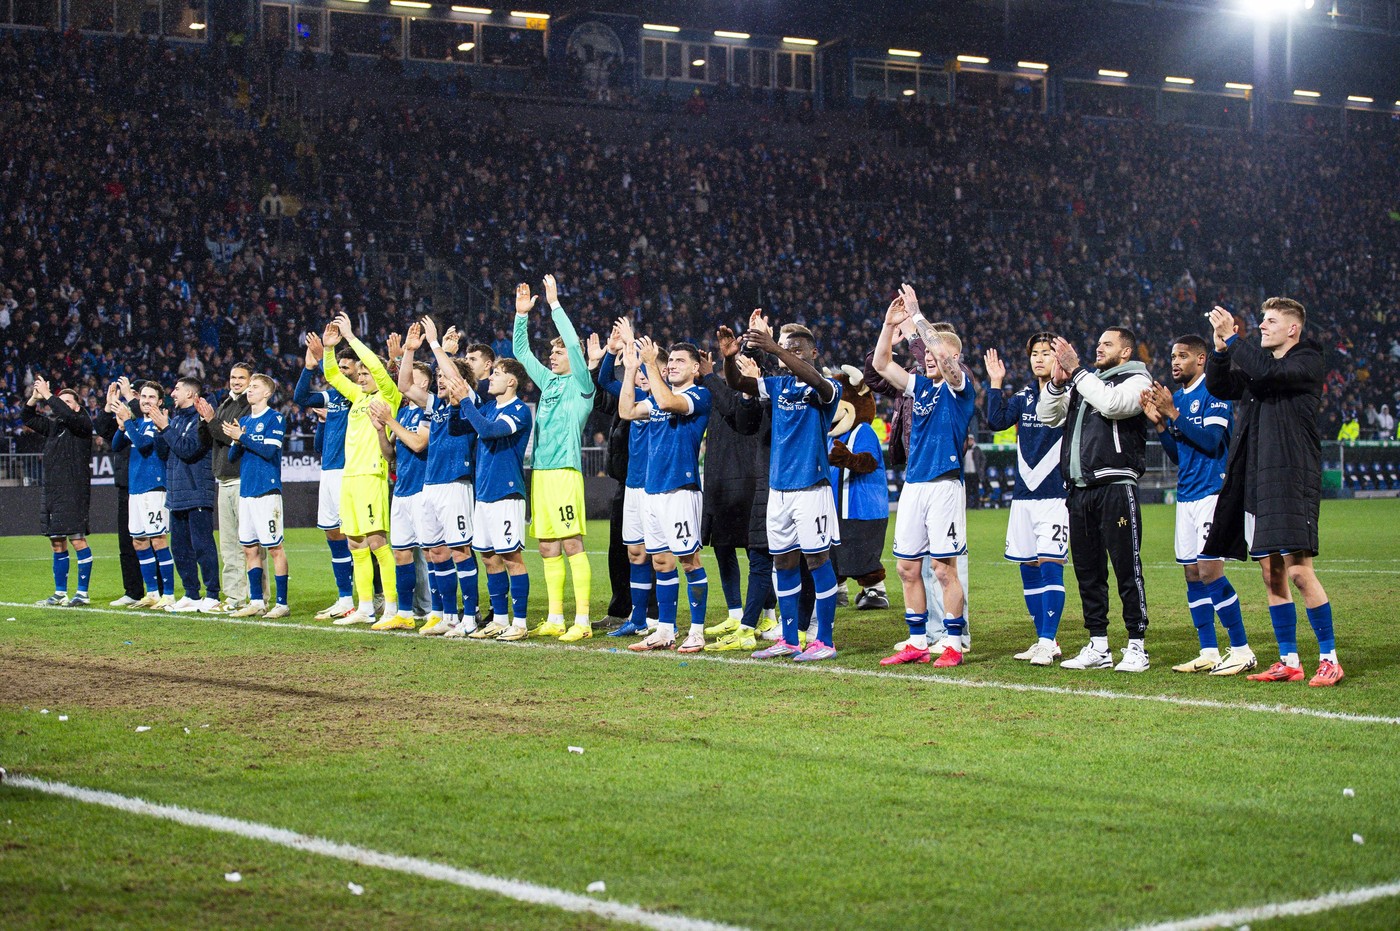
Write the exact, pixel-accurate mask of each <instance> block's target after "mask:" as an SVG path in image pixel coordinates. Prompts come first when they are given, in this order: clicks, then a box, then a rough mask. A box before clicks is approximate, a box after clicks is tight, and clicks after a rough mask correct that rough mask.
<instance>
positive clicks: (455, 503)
mask: <svg viewBox="0 0 1400 931" xmlns="http://www.w3.org/2000/svg"><path fill="white" fill-rule="evenodd" d="M421 494H422V496H423V507H422V508H421V509H420V510H419V512H418V513H419V523H418V543H419V545H420V546H453V547H456V546H471V543H472V511H473V509H474V508H475V506H476V493H475V492H474V491H472V483H471V482H469V481H463V482H448V483H446V484H444V485H424V486H423V491H422V492H421Z"/></svg>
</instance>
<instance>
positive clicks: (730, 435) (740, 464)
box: [700, 373, 768, 547]
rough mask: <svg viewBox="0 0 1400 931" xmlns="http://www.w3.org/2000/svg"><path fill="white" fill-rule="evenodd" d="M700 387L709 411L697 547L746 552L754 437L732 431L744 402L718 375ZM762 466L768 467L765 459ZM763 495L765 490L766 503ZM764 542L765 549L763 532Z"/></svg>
mask: <svg viewBox="0 0 1400 931" xmlns="http://www.w3.org/2000/svg"><path fill="white" fill-rule="evenodd" d="M701 384H703V385H704V386H705V388H707V389H708V390H709V392H710V399H711V401H710V403H711V407H710V424H709V427H708V428H707V430H706V433H705V504H704V510H703V512H702V513H703V516H702V517H701V520H700V542H702V543H703V544H705V545H706V546H736V547H747V546H748V545H749V527H748V521H747V517H748V516H749V511H750V509H751V508H752V506H753V501H754V496H755V494H756V491H757V484H756V482H757V476H756V473H757V471H758V466H757V458H758V451H759V446H758V437H757V436H754V435H747V434H743V433H739V432H738V431H737V430H735V429H734V426H733V425H732V422H731V421H732V419H733V417H734V412H735V410H736V408H737V406H738V405H739V404H741V403H743V401H742V400H741V397H740V395H739V394H738V392H736V391H734V390H733V389H732V388H730V387H729V385H727V384H726V383H725V381H724V376H723V375H719V374H717V373H711V374H709V375H706V376H705V378H704V379H703V380H702V381H701ZM763 467H764V469H765V470H766V469H767V467H768V463H767V461H766V457H765V462H764V464H763ZM764 479H765V480H766V479H767V472H766V471H765V473H764ZM766 491H767V489H766V488H765V501H766ZM764 543H765V545H766V544H767V530H766V528H765V530H764Z"/></svg>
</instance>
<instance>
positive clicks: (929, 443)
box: [873, 284, 977, 666]
mask: <svg viewBox="0 0 1400 931" xmlns="http://www.w3.org/2000/svg"><path fill="white" fill-rule="evenodd" d="M918 316H919V304H918V298H917V297H916V295H915V294H914V289H913V288H912V287H910V286H909V285H907V284H906V285H904V286H903V287H901V288H900V293H899V295H898V296H897V297H896V298H895V299H894V300H893V301H892V302H891V303H890V306H889V309H888V310H887V311H886V312H885V321H884V326H883V327H881V329H880V338H879V340H878V341H877V342H876V343H875V357H874V360H873V361H874V365H875V370H876V371H877V372H879V373H880V375H881V376H882V377H883V378H884V379H885V380H886V381H887V382H889V383H890V385H891V386H893V387H894V388H895V389H897V390H902V391H903V392H904V394H905V396H906V397H908V398H910V399H912V401H913V403H912V405H910V424H909V462H908V465H907V466H906V467H905V481H904V488H903V490H902V491H901V492H900V496H899V510H898V511H896V513H895V522H894V555H895V559H896V560H897V562H898V567H899V579H900V581H901V582H902V583H903V586H904V617H905V621H906V622H907V623H908V625H909V639H908V640H907V641H906V642H905V644H904V646H903V647H901V648H900V649H899V651H898V652H896V653H894V654H893V655H891V656H888V657H886V658H885V659H883V660H881V661H880V664H881V665H884V666H891V665H896V664H900V663H927V662H928V661H929V660H930V659H931V656H932V654H931V651H930V649H929V642H928V633H927V630H928V605H927V602H926V597H925V593H924V582H923V559H924V557H925V556H927V557H929V558H930V559H931V560H932V562H933V572H934V576H935V577H936V578H937V580H938V584H939V586H940V587H941V588H942V589H943V613H944V619H943V626H944V628H945V629H946V630H947V636H946V637H945V638H944V640H943V641H942V644H941V646H942V652H941V654H940V655H939V657H938V659H937V660H936V661H935V662H934V665H935V666H958V665H961V664H962V661H963V647H962V632H963V625H964V621H965V619H964V617H963V609H964V602H965V599H966V593H965V592H964V590H963V586H962V582H961V581H960V580H959V578H958V557H959V556H961V555H963V554H964V553H966V552H967V495H966V493H965V491H964V490H963V470H962V449H963V441H964V440H965V439H966V437H967V429H968V424H969V423H970V422H971V421H972V415H973V413H974V412H975V410H976V404H977V386H976V385H975V384H974V382H973V380H972V378H971V377H970V376H969V375H968V374H967V373H966V372H964V371H963V368H962V366H961V364H960V362H959V356H960V354H961V352H962V340H960V339H959V338H958V336H957V334H955V333H933V332H930V334H929V335H930V336H931V337H932V338H930V339H928V340H927V341H926V342H925V343H924V371H925V372H927V373H928V374H927V375H911V374H910V373H909V372H908V371H906V370H905V369H904V367H903V366H901V365H899V364H898V363H896V362H895V361H894V355H893V351H894V334H895V330H897V329H898V328H899V326H900V324H901V323H903V322H904V321H905V320H907V319H909V318H911V317H912V318H916V319H917V318H918Z"/></svg>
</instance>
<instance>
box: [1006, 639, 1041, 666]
mask: <svg viewBox="0 0 1400 931" xmlns="http://www.w3.org/2000/svg"><path fill="white" fill-rule="evenodd" d="M1038 646H1040V641H1039V640H1037V641H1036V642H1035V643H1032V644H1031V645H1030V646H1028V647H1026V648H1025V649H1024V650H1022V651H1021V652H1020V653H1013V654H1012V655H1011V658H1012V659H1019V660H1020V661H1021V662H1023V663H1024V662H1026V661H1027V660H1029V659H1030V658H1031V657H1032V656H1034V655H1035V648H1036V647H1038Z"/></svg>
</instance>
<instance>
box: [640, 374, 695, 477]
mask: <svg viewBox="0 0 1400 931" xmlns="http://www.w3.org/2000/svg"><path fill="white" fill-rule="evenodd" d="M676 396H677V397H681V398H685V399H687V401H689V404H690V413H688V414H677V413H675V412H672V411H663V410H662V409H661V408H660V406H658V405H657V403H656V398H654V397H653V398H651V399H650V400H648V401H647V402H646V404H647V406H648V407H649V408H650V409H651V418H650V420H649V421H648V428H647V429H648V432H649V433H650V434H651V439H650V450H649V452H648V454H647V457H646V465H647V479H646V490H647V494H649V495H657V494H661V493H663V492H667V491H675V490H676V489H677V488H699V487H700V441H701V440H703V439H704V438H705V425H706V424H708V423H709V422H710V390H709V389H708V388H702V387H700V386H699V385H691V386H690V387H689V388H686V389H685V390H684V391H677V392H676Z"/></svg>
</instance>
